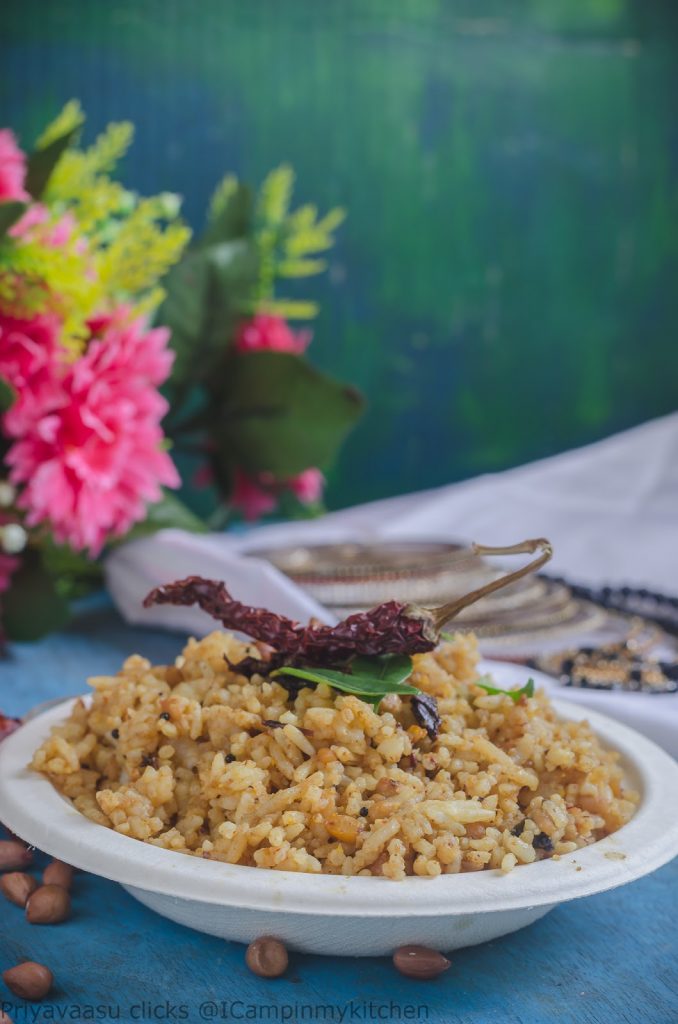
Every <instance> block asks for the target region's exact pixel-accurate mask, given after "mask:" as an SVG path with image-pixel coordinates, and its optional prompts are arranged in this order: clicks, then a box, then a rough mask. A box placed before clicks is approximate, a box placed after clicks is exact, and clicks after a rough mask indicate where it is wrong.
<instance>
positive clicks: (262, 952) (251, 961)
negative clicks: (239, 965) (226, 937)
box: [245, 935, 289, 978]
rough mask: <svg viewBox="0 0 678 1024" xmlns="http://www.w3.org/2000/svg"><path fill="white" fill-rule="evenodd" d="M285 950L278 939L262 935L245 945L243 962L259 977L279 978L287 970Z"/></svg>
mask: <svg viewBox="0 0 678 1024" xmlns="http://www.w3.org/2000/svg"><path fill="white" fill-rule="evenodd" d="M288 962H289V961H288V956H287V950H286V949H285V946H284V945H283V944H282V942H281V941H280V940H279V939H274V938H273V937H272V936H270V935H262V937H261V938H260V939H255V940H254V942H251V943H250V944H249V946H248V947H247V953H246V954H245V963H246V964H247V966H248V967H249V969H250V970H251V971H252V973H253V974H258V975H259V977H260V978H279V977H280V975H281V974H284V973H285V971H286V970H287V964H288Z"/></svg>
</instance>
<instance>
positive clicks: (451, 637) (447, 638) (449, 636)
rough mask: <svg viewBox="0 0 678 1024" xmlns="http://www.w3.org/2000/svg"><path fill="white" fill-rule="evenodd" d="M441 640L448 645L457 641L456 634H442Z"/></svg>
mask: <svg viewBox="0 0 678 1024" xmlns="http://www.w3.org/2000/svg"><path fill="white" fill-rule="evenodd" d="M440 639H441V640H445V641H446V643H448V644H449V643H451V642H452V641H453V640H454V639H455V635H454V633H443V632H441V634H440Z"/></svg>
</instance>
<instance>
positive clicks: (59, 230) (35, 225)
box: [7, 203, 85, 249]
mask: <svg viewBox="0 0 678 1024" xmlns="http://www.w3.org/2000/svg"><path fill="white" fill-rule="evenodd" d="M74 228H75V218H74V216H73V214H72V213H68V212H66V213H64V214H63V215H62V216H61V217H59V219H58V220H56V221H53V222H52V223H50V215H49V210H48V209H47V207H46V206H43V205H42V203H32V204H31V205H30V206H29V207H28V209H27V210H26V212H25V213H24V215H23V216H22V217H20V218H19V220H18V221H17V222H16V224H13V225H12V227H11V228H10V229H9V231H8V232H7V233H8V234H9V235H11V236H12V238H31V237H38V238H39V239H40V240H41V241H42V242H43V243H44V244H45V245H47V246H49V247H50V248H52V249H59V248H61V246H63V245H65V244H66V243H67V242H68V241H69V240H70V237H71V235H72V234H73V230H74ZM43 229H44V230H43ZM82 244H85V243H84V242H83V243H82ZM79 248H81V245H80V244H79Z"/></svg>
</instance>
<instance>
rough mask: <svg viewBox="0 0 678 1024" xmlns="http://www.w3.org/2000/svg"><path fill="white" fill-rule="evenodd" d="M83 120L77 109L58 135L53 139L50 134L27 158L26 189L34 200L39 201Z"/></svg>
mask: <svg viewBox="0 0 678 1024" xmlns="http://www.w3.org/2000/svg"><path fill="white" fill-rule="evenodd" d="M84 120H85V119H84V117H83V115H82V112H80V111H79V109H78V110H74V111H73V112H72V116H69V117H68V119H67V121H66V122H65V123H64V126H63V130H61V132H60V134H58V135H56V137H53V135H52V134H51V133H50V135H48V136H47V139H48V141H46V142H45V143H44V144H43V145H40V144H38V147H37V148H36V149H35V150H34V151H33V152H32V153H31V155H30V156H29V158H28V168H27V171H26V189H27V191H28V192H30V194H31V195H32V196H33V198H34V199H39V198H40V197H41V195H42V194H43V192H44V191H45V189H46V188H47V184H48V182H49V179H50V177H51V175H52V171H53V170H54V168H55V167H56V165H57V164H58V163H59V160H60V159H61V156H62V154H63V153H64V152H65V150H67V149H68V147H69V146H70V144H71V143H72V142H73V141H74V139H75V138H76V136H77V135H78V133H79V131H80V129H81V128H82V126H83V124H84Z"/></svg>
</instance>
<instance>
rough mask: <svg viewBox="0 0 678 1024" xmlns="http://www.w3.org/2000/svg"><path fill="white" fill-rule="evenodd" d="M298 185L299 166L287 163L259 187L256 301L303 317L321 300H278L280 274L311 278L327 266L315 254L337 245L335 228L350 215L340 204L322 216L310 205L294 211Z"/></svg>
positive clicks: (295, 317) (312, 313) (313, 312)
mask: <svg viewBox="0 0 678 1024" xmlns="http://www.w3.org/2000/svg"><path fill="white" fill-rule="evenodd" d="M293 187H294V171H293V170H292V168H291V167H290V166H289V165H287V164H283V165H282V166H280V167H277V168H276V169H275V170H273V171H271V173H270V174H269V175H268V177H267V178H266V179H265V181H264V183H263V185H262V186H261V190H260V192H259V198H258V201H257V206H256V211H255V241H256V244H257V248H258V251H259V259H260V277H259V286H258V289H257V295H256V300H257V305H258V307H259V308H261V309H265V310H266V311H268V312H272V313H277V314H278V315H280V316H285V317H288V318H289V319H292V320H302V319H309V318H312V317H314V316H315V315H316V313H317V311H318V308H317V306H316V304H315V303H313V302H303V301H287V300H282V299H281V300H276V299H274V289H275V281H276V278H279V277H310V276H311V275H313V274H320V273H322V272H323V271H324V270H326V269H327V263H326V262H325V260H323V259H314V258H313V257H314V256H316V254H317V253H320V252H325V251H327V250H328V249H331V248H332V246H333V245H334V235H333V232H334V231H335V230H336V228H338V227H339V225H340V224H341V223H342V221H343V220H344V218H345V216H346V214H345V211H344V210H342V209H339V208H335V209H333V210H330V211H329V213H327V214H326V215H325V216H324V217H322V218H321V219H320V220H318V210H317V207H315V206H313V205H311V204H306V205H305V206H300V207H299V208H298V209H296V210H293V211H291V210H290V204H291V201H292V190H293Z"/></svg>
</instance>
